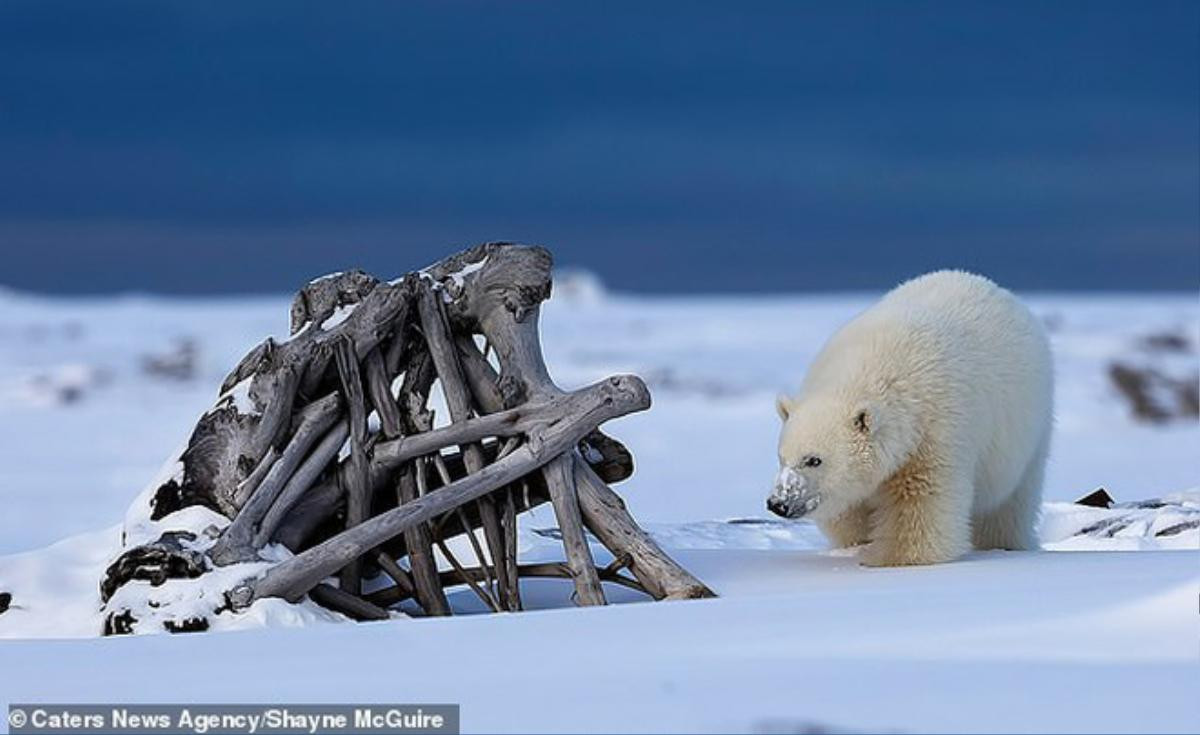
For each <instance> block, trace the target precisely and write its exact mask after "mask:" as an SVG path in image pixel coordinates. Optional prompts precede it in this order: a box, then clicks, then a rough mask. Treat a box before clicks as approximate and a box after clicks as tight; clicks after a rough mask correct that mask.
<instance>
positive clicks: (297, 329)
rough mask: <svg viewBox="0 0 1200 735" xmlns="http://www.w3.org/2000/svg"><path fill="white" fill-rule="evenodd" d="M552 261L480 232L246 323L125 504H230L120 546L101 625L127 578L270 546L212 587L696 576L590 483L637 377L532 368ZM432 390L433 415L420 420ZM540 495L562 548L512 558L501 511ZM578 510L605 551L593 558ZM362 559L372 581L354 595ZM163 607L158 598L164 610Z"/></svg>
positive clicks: (302, 589) (698, 589)
mask: <svg viewBox="0 0 1200 735" xmlns="http://www.w3.org/2000/svg"><path fill="white" fill-rule="evenodd" d="M550 266H551V260H550V255H549V253H548V252H547V251H546V250H544V249H542V248H536V247H525V246H520V245H511V244H505V243H488V244H485V245H481V246H478V247H475V248H471V249H470V250H466V251H463V252H461V253H458V254H456V255H453V256H451V257H449V258H446V259H445V260H442V261H440V262H438V263H436V264H434V265H433V266H431V267H429V268H427V269H425V270H424V271H421V272H419V273H414V274H410V275H408V276H405V277H404V278H401V279H398V280H395V281H391V282H383V281H380V280H378V279H376V278H374V277H372V276H370V275H367V274H365V273H362V272H360V271H353V272H348V273H340V274H336V275H333V276H327V277H325V278H322V279H318V280H316V281H314V282H312V283H310V284H309V285H307V286H305V287H304V288H303V289H302V290H301V291H300V292H299V293H298V294H297V296H296V298H295V300H294V302H293V305H292V310H291V332H292V334H291V336H290V337H289V338H288V339H286V340H282V341H275V340H271V339H268V340H266V341H265V342H263V343H262V344H260V345H258V346H257V347H256V348H254V349H253V350H252V351H251V352H250V353H249V354H248V355H247V356H246V357H245V358H243V360H242V361H241V362H240V363H239V364H238V365H237V367H236V368H235V369H234V370H233V372H232V373H231V374H230V375H229V377H228V378H227V379H226V380H225V382H224V384H223V386H222V389H221V396H220V398H219V399H218V401H217V403H216V405H215V406H214V407H213V409H212V410H211V411H209V412H208V413H207V414H205V415H204V416H203V417H202V418H201V419H200V421H199V422H198V423H197V425H196V428H195V430H194V432H193V434H192V437H191V440H190V441H189V443H188V445H187V448H186V449H185V450H184V452H183V454H182V455H181V456H180V458H179V463H180V467H181V469H180V470H179V471H178V472H177V473H176V474H175V476H174V477H172V478H171V479H170V480H168V481H167V482H165V483H163V485H162V486H160V487H158V488H156V489H155V490H154V492H153V493H151V494H150V495H149V496H148V499H147V502H148V504H149V507H147V508H145V509H144V515H145V517H146V520H147V521H148V522H159V523H160V524H166V525H171V522H172V520H173V519H175V518H184V517H191V516H185V514H180V515H175V514H178V513H179V512H180V511H182V510H184V509H186V508H189V507H191V506H205V507H207V508H208V509H209V510H211V511H215V512H216V513H219V514H221V515H223V516H225V517H226V518H227V519H228V520H229V522H228V523H227V524H225V525H224V526H223V529H221V530H219V534H218V535H217V537H216V539H215V541H213V542H212V543H210V544H208V545H207V546H204V545H203V544H202V543H201V541H199V539H202V538H204V534H205V532H208V533H210V534H211V532H212V531H211V528H209V529H200V528H196V529H192V528H179V529H174V530H172V531H171V532H168V533H164V534H163V535H162V537H161V538H159V539H158V540H156V541H150V542H148V543H147V542H145V541H144V540H143V541H142V542H141V543H139V544H131V546H130V548H127V549H126V550H125V551H124V552H123V553H122V554H121V556H120V557H119V558H118V559H117V560H115V561H114V563H113V564H112V566H110V567H109V569H108V572H107V574H106V578H105V580H104V583H103V589H104V593H105V594H104V598H105V600H106V601H110V603H109V604H110V607H111V609H110V610H109V611H108V614H109V618H110V620H114V621H118V622H119V623H120V624H119V625H116V624H114V625H111V626H109V627H110V628H113V629H117V628H120V629H130V627H131V624H130V617H131V616H132V614H131V611H130V610H129V609H124V610H121V609H117V608H116V607H115V605H116V604H117V603H116V601H117V598H118V597H120V595H118V594H116V593H117V591H118V590H119V589H120V588H122V587H123V586H124V585H126V584H129V583H132V582H134V581H145V580H149V583H150V584H151V585H153V584H157V583H161V581H162V580H164V579H173V578H179V577H186V578H188V579H195V580H196V581H197V584H199V583H200V581H201V580H203V578H204V576H205V574H206V573H207V570H210V569H214V568H217V567H220V566H225V565H229V564H235V563H242V562H248V561H252V562H261V561H270V560H278V559H280V558H282V559H283V560H282V561H274V562H272V563H271V564H269V566H268V568H267V569H266V570H265V572H262V573H259V574H256V575H254V576H251V577H249V578H246V579H244V580H243V581H242V582H241V583H240V584H237V585H236V586H234V587H233V588H232V589H227V590H225V592H226V594H225V598H226V606H227V607H230V608H233V609H240V608H242V607H245V606H247V605H249V604H252V603H253V602H254V601H255V600H259V599H263V598H268V597H278V598H284V599H287V600H293V601H295V600H299V599H301V598H303V597H305V596H306V595H307V596H309V597H311V598H312V599H313V600H314V601H316V602H318V603H319V604H322V605H325V606H326V607H330V608H332V609H335V610H338V611H341V612H343V613H345V614H347V615H349V616H351V617H354V618H357V619H369V620H373V619H381V618H382V617H385V616H386V615H387V614H388V613H387V610H386V608H387V607H388V606H390V605H393V604H396V603H398V602H400V601H403V600H411V601H413V602H415V603H416V604H417V605H418V606H419V607H420V608H421V610H422V611H423V612H424V613H425V614H428V615H446V614H449V613H450V612H451V610H450V607H449V604H448V602H447V598H446V594H445V590H446V588H448V587H450V586H453V585H470V586H471V587H472V589H474V590H475V591H476V594H478V595H479V596H480V598H481V599H483V600H485V602H487V604H489V605H490V606H492V607H493V608H494V609H499V610H508V611H513V610H518V609H520V607H521V598H520V578H521V577H522V576H557V577H563V578H567V579H570V580H571V582H572V583H573V585H574V590H575V594H574V598H575V600H576V601H577V602H578V603H579V604H583V605H599V604H604V603H605V596H604V590H603V587H602V583H604V582H608V583H615V584H622V585H625V586H630V587H633V588H635V589H639V590H642V591H644V592H646V593H647V594H649V595H650V596H652V597H654V598H656V599H679V598H694V597H707V596H712V592H711V591H710V590H709V589H708V588H707V587H705V586H704V584H703V583H701V582H700V581H699V580H697V579H696V578H695V577H693V576H692V575H690V574H689V573H688V572H687V571H686V570H684V569H683V568H682V567H680V566H679V565H678V564H677V563H675V562H674V561H673V560H672V559H671V558H670V557H669V556H667V555H666V554H665V553H664V552H663V551H662V549H660V548H659V547H658V545H657V544H655V543H654V541H653V539H651V538H650V536H649V535H648V534H646V533H645V532H644V531H643V530H642V529H641V528H639V527H638V525H637V523H636V522H635V521H634V520H633V518H632V517H631V516H630V515H629V513H628V512H627V510H626V509H625V505H624V503H623V502H622V501H621V499H620V498H619V497H618V496H617V495H616V493H614V492H613V491H612V490H611V489H610V488H609V483H612V482H617V481H620V480H622V479H625V478H627V477H628V476H629V475H630V474H631V473H632V471H633V461H632V456H631V455H630V453H629V451H628V450H627V449H626V448H625V447H624V446H623V445H622V444H621V443H620V442H618V441H617V440H615V439H612V438H611V437H609V436H607V435H605V434H604V433H602V432H601V430H600V426H601V424H603V423H604V422H606V421H608V420H610V419H613V418H617V417H619V416H623V415H626V414H629V413H632V412H635V411H641V410H645V409H646V408H648V407H649V405H650V394H649V392H648V391H647V389H646V386H645V384H644V383H643V382H642V381H641V380H640V379H639V378H637V377H636V376H632V375H626V376H617V377H613V378H609V379H607V380H604V381H601V382H599V383H596V384H594V385H591V386H587V387H584V388H581V389H578V390H574V391H564V390H562V389H560V388H559V387H558V386H557V385H555V384H554V382H553V381H552V380H551V379H550V376H549V373H548V371H547V369H546V365H545V361H544V360H543V358H542V351H541V342H540V336H539V330H538V316H539V310H540V305H541V303H542V302H543V301H544V300H545V299H546V298H547V297H548V296H549V294H550V285H551V284H550ZM481 343H482V344H483V345H485V347H482V348H481V346H480V344H481ZM435 388H439V389H440V392H441V394H442V396H444V398H445V405H446V409H447V413H448V415H447V416H445V417H443V418H444V419H445V420H444V421H442V422H440V423H438V422H437V421H436V419H437V418H438V417H436V416H434V414H433V410H432V408H431V405H430V403H431V401H430V397H431V394H433V393H434V391H435ZM547 502H548V503H550V504H551V505H552V506H553V508H554V513H555V517H556V518H557V520H558V525H559V528H560V529H561V532H562V540H563V552H564V561H563V562H562V563H560V564H552V565H545V564H542V565H528V564H525V565H523V564H520V563H519V560H518V559H517V548H518V545H517V540H516V539H517V516H518V514H519V513H521V512H524V511H526V510H528V509H529V508H531V507H533V506H535V505H538V504H541V503H547ZM585 530H586V531H590V532H591V534H592V536H593V537H594V538H595V539H596V540H598V541H599V543H600V544H601V545H603V546H604V547H606V548H607V549H608V551H609V552H611V553H612V555H613V557H614V558H615V559H616V560H617V561H616V562H614V564H613V565H610V566H609V567H606V568H598V567H597V565H596V562H595V560H594V559H593V554H592V547H591V546H590V545H589V543H588V537H587V535H586V532H585ZM477 532H481V533H482V537H481V538H482V542H481V541H480V540H479V539H477V538H476V536H475V534H476V533H477ZM180 534H183V535H182V536H181V535H180ZM462 534H469V536H468V539H469V540H470V542H471V548H472V549H473V551H474V553H475V556H476V557H477V562H478V563H477V566H474V567H470V568H467V567H464V566H463V565H462V564H461V563H459V561H458V560H457V559H453V558H447V557H448V554H447V553H443V554H442V557H443V560H444V561H445V562H447V563H450V567H451V568H443V569H439V566H438V558H437V556H436V555H435V552H434V549H435V548H440V549H446V550H447V551H448V547H447V546H446V545H445V542H446V541H447V540H448V539H450V538H453V537H454V536H458V535H462ZM181 538H182V539H184V541H181V540H180V539H181ZM187 539H191V540H190V541H189V540H187ZM272 544H283V545H284V546H286V547H287V548H289V549H290V550H291V552H292V555H290V556H286V557H280V555H279V554H278V552H276V551H269V550H268V547H269V546H271V545H272ZM621 570H627V573H628V575H629V576H626V575H625V574H621V573H620V572H621ZM375 574H382V575H385V576H384V578H385V579H387V580H390V581H391V583H392V584H391V586H389V587H385V588H384V589H382V590H377V591H376V592H373V593H371V594H370V595H364V594H362V592H361V589H360V585H361V583H362V580H363V579H365V578H367V577H368V576H373V575H375ZM110 598H111V600H110ZM151 607H154V606H151ZM155 614H156V615H158V613H155ZM169 615H170V614H169V611H168V612H167V613H163V614H161V615H160V617H163V618H164V625H167V622H168V621H166V618H169ZM118 617H119V620H118ZM170 622H172V625H173V626H174V627H175V628H178V627H179V626H180V625H181V624H184V623H186V621H183V622H181V621H170ZM172 625H167V627H168V628H169V629H174V628H172Z"/></svg>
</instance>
